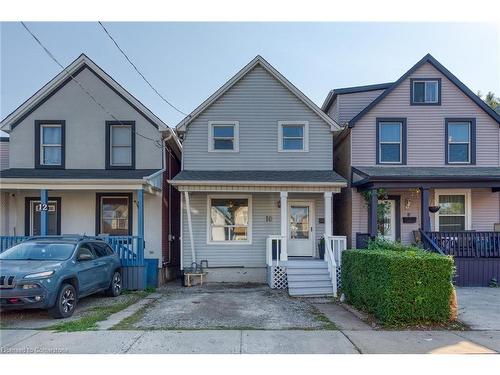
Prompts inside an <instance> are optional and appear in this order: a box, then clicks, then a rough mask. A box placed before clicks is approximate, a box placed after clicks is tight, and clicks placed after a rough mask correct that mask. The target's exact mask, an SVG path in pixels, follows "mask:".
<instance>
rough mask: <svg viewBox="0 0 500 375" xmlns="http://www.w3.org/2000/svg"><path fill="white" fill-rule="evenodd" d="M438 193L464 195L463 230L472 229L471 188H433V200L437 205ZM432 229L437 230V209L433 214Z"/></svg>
mask: <svg viewBox="0 0 500 375" xmlns="http://www.w3.org/2000/svg"><path fill="white" fill-rule="evenodd" d="M440 195H464V196H465V230H472V199H471V189H435V190H434V202H435V205H436V206H438V205H439V196H440ZM434 218H435V220H434V229H435V230H436V231H439V211H438V212H437V213H436V215H435V216H434Z"/></svg>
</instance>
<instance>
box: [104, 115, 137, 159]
mask: <svg viewBox="0 0 500 375" xmlns="http://www.w3.org/2000/svg"><path fill="white" fill-rule="evenodd" d="M113 128H129V129H130V145H128V146H127V145H117V146H114V145H113ZM133 137H134V132H133V129H132V125H128V124H123V125H122V124H112V125H110V129H109V165H110V166H112V167H131V166H132V165H133V163H134V161H133V160H132V159H133V157H134V150H133V149H134V145H133V140H132V138H133ZM114 147H119V148H129V149H130V163H128V164H124V163H114V162H113V148H114Z"/></svg>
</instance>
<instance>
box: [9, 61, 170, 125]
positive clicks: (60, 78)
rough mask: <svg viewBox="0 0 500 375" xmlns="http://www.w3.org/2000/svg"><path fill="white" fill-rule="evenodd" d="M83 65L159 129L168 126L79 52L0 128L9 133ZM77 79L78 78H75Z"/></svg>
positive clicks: (10, 115)
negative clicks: (26, 114) (77, 55)
mask: <svg viewBox="0 0 500 375" xmlns="http://www.w3.org/2000/svg"><path fill="white" fill-rule="evenodd" d="M83 65H87V66H89V67H90V68H91V69H92V70H93V71H94V72H96V73H97V74H98V75H99V76H100V77H101V78H102V79H104V80H105V81H106V82H107V83H108V84H109V85H111V86H112V87H113V88H114V89H115V90H116V91H118V92H119V93H120V94H121V95H123V96H124V97H125V98H127V99H128V100H129V101H130V102H131V103H132V104H134V105H135V106H136V107H137V108H139V109H140V110H141V111H142V112H143V113H144V114H146V115H147V116H148V117H149V118H151V120H153V121H154V123H155V124H156V125H158V130H159V131H165V130H167V129H168V128H169V127H168V125H167V124H165V123H164V122H163V121H161V120H160V119H159V118H158V117H157V116H156V115H155V114H154V113H153V112H151V111H150V110H149V109H148V108H147V107H145V106H144V105H143V104H142V103H141V102H140V101H139V100H137V99H136V98H135V97H134V96H133V95H132V94H130V93H129V92H128V91H127V90H125V89H124V88H123V87H122V86H121V85H120V84H119V83H118V82H116V81H115V80H114V79H113V78H112V77H111V76H109V75H108V74H107V73H106V72H105V71H104V70H102V69H101V68H100V67H99V66H97V65H96V64H95V63H94V62H93V61H92V60H91V59H90V58H89V57H87V56H86V55H85V54H83V53H82V54H81V55H80V56H79V57H78V58H77V59H76V60H75V61H73V62H72V63H71V64H69V65H68V66H67V67H66V68H65V69H64V70H63V71H62V72H60V73H59V74H58V75H57V76H55V77H54V78H53V79H52V80H50V81H49V82H48V83H47V84H46V85H45V86H43V87H42V88H41V89H40V90H38V91H37V92H36V93H35V94H34V95H33V96H32V97H30V98H29V99H28V100H26V101H25V102H24V103H23V104H21V105H20V106H19V107H18V108H17V109H16V110H14V112H12V113H11V114H9V115H8V116H7V117H6V118H5V119H3V121H2V122H1V123H0V129H1V130H3V131H5V132H7V133H9V132H10V130H11V128H10V126H11V124H13V123H15V122H16V121H17V120H18V119H20V118H21V117H22V116H23V115H24V114H25V113H26V112H28V111H29V110H30V109H31V108H32V107H33V106H35V105H37V104H38V103H39V102H40V101H41V100H43V99H44V98H45V97H46V96H47V95H49V94H50V93H51V92H52V91H53V90H54V89H55V88H56V87H57V86H59V84H61V83H62V82H64V81H65V80H66V79H68V78H70V76H69V75H68V73H69V74H71V75H73V74H74V73H75V72H76V71H77V70H78V69H80V68H81V67H82V66H83ZM70 79H71V78H70ZM77 79H78V78H77Z"/></svg>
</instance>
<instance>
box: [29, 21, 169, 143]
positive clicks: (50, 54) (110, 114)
mask: <svg viewBox="0 0 500 375" xmlns="http://www.w3.org/2000/svg"><path fill="white" fill-rule="evenodd" d="M21 25H23V27H24V28H25V29H26V31H27V32H28V33H29V34H30V35H31V36H32V37H33V39H35V41H36V42H37V43H38V44H39V45H40V47H42V49H43V50H44V51H45V53H46V54H47V55H48V56H49V57H50V58H51V59H52V60H53V61H54V62H55V63H56V64H57V65H59V66H60V67H61V68H62V69H63V70H64V72H66V74H67V75H68V76H70V77H71V79H72V80H73V81H75V82H76V84H77V85H78V86H79V87H80V88H81V89H82V91H83V92H84V93H85V94H87V96H88V97H89V98H90V99H92V101H93V102H94V103H95V104H96V105H97V106H98V107H99V108H101V110H103V111H104V112H106V113H107V114H108V115H109V116H110V117H111V118H113V120H115V121H117V122H118V123H120V124H121V125H124V124H123V123H122V121H120V120H119V119H118V118H117V117H116V116H115V115H113V114H112V113H111V112H110V111H109V110H107V109H106V107H104V105H102V104H101V103H100V102H99V101H98V100H97V99H96V98H95V97H94V95H92V94H91V93H90V92H89V91H88V90H87V89H86V88H85V87H84V86H83V85H82V83H81V82H80V81H78V80H77V79H76V78H75V77H74V76H73V75H72V74H71V73H70V72H69V71H68V69H67V68H66V67H65V66H64V65H62V64H61V63H60V62H59V60H57V58H56V57H55V56H54V55H53V54H52V52H50V51H49V49H48V48H47V47H45V46H44V44H43V43H42V42H41V41H40V39H38V37H37V36H36V35H35V34H34V33H33V32H32V31H31V30H30V29H29V28H28V26H26V24H25V23H24V22H23V21H21ZM132 132H133V133H135V134H136V135H138V136H140V137H142V138H144V139H147V140H150V141H152V142H154V144H155V146H157V147H160V148H163V144H162V142H161V140H160V139H154V138H150V137H147V136H145V135H143V134H141V133H139V132H137V131H134V130H132Z"/></svg>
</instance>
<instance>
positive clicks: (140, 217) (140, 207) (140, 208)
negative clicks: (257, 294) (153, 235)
mask: <svg viewBox="0 0 500 375" xmlns="http://www.w3.org/2000/svg"><path fill="white" fill-rule="evenodd" d="M137 236H138V237H139V242H138V243H139V249H138V250H139V251H138V253H139V257H140V259H141V260H142V259H143V258H144V190H142V189H140V190H137Z"/></svg>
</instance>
